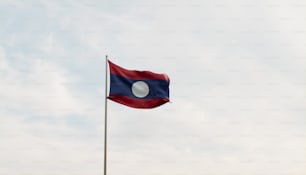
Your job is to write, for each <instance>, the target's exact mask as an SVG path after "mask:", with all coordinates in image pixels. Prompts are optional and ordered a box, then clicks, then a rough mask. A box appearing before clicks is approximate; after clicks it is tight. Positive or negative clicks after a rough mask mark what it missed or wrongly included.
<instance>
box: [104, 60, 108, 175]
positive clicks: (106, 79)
mask: <svg viewBox="0 0 306 175" xmlns="http://www.w3.org/2000/svg"><path fill="white" fill-rule="evenodd" d="M107 62H108V59H107V55H106V56H105V109H104V111H105V121H104V175H106V165H107V164H106V161H107V153H106V150H107V91H108V87H107V81H108V78H107V74H108V72H107Z"/></svg>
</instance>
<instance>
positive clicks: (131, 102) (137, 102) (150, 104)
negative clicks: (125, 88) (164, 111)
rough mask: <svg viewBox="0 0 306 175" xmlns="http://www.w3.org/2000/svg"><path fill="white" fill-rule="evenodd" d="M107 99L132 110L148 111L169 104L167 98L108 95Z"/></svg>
mask: <svg viewBox="0 0 306 175" xmlns="http://www.w3.org/2000/svg"><path fill="white" fill-rule="evenodd" d="M108 99H110V100H112V101H115V102H117V103H121V104H123V105H126V106H129V107H132V108H142V109H150V108H155V107H157V106H160V105H162V104H165V103H167V102H169V99H168V98H154V99H140V98H131V97H126V96H120V95H113V94H110V95H109V97H108Z"/></svg>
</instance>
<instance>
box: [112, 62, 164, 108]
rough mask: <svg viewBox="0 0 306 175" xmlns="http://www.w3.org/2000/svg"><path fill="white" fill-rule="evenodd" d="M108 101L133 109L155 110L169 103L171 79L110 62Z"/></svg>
mask: <svg viewBox="0 0 306 175" xmlns="http://www.w3.org/2000/svg"><path fill="white" fill-rule="evenodd" d="M108 64H109V70H110V93H109V96H108V99H110V100H112V101H115V102H117V103H120V104H123V105H126V106H129V107H132V108H154V107H157V106H160V105H162V104H165V103H167V102H169V82H170V80H169V77H168V76H167V75H166V74H157V73H153V72H150V71H137V70H127V69H124V68H122V67H120V66H118V65H116V64H114V63H112V62H111V61H108Z"/></svg>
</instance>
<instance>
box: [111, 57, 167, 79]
mask: <svg viewBox="0 0 306 175" xmlns="http://www.w3.org/2000/svg"><path fill="white" fill-rule="evenodd" d="M108 64H109V68H110V73H111V74H116V75H119V76H122V77H126V78H128V79H136V80H165V81H169V77H168V76H167V75H166V74H157V73H154V72H150V71H137V70H127V69H124V68H122V67H120V66H118V65H116V64H114V63H112V62H111V61H109V60H108Z"/></svg>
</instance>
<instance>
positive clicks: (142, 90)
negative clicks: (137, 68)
mask: <svg viewBox="0 0 306 175" xmlns="http://www.w3.org/2000/svg"><path fill="white" fill-rule="evenodd" d="M149 91H150V89H149V86H148V84H147V83H146V82H144V81H136V82H135V83H133V85H132V92H133V94H134V95H135V96H136V97H138V98H144V97H145V96H147V95H148V94H149Z"/></svg>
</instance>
